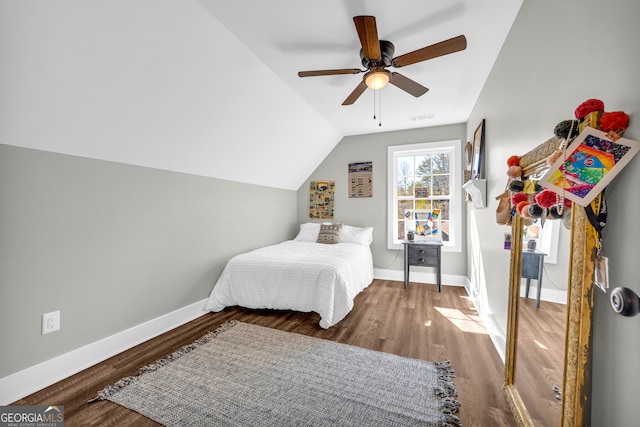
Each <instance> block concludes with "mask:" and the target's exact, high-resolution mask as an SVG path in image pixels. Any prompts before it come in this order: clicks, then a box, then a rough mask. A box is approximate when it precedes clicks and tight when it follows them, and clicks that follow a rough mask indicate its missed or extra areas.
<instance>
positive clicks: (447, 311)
mask: <svg viewBox="0 0 640 427" xmlns="http://www.w3.org/2000/svg"><path fill="white" fill-rule="evenodd" d="M231 319H236V320H239V321H242V322H247V323H253V324H257V325H262V326H267V327H271V328H275V329H281V330H285V331H290V332H296V333H300V334H304V335H309V336H313V337H318V338H324V339H329V340H333V341H337V342H342V343H346V344H352V345H356V346H360V347H365V348H370V349H373V350H378V351H384V352H388V353H394V354H397V355H401V356H406V357H412V358H416V359H423V360H432V361H444V360H451V363H452V367H453V369H454V370H455V375H456V378H455V383H456V386H457V390H458V400H460V402H461V407H460V412H459V414H458V415H459V416H460V418H461V420H462V425H463V426H465V427H473V426H480V427H487V426H491V427H495V426H513V425H515V423H514V421H513V417H512V415H511V412H510V411H509V408H508V406H507V404H506V401H505V398H504V395H503V391H502V384H503V381H504V374H503V369H504V365H503V363H502V361H501V360H500V357H499V356H498V354H497V352H496V350H495V348H494V346H493V344H492V342H491V340H490V338H489V336H488V335H487V333H486V331H485V329H484V327H483V325H482V323H481V322H480V319H479V318H478V316H477V313H476V311H475V310H474V309H473V306H472V304H471V302H470V300H469V298H468V296H467V294H466V292H465V290H464V288H461V287H449V286H444V287H443V288H442V293H439V292H438V289H437V286H436V285H425V284H417V283H410V284H409V288H408V289H407V290H405V289H403V284H402V282H395V281H385V280H374V282H373V283H372V284H371V286H369V287H368V288H367V289H365V290H364V291H363V292H362V293H361V294H360V295H358V296H357V297H356V300H355V307H354V309H353V310H352V312H351V313H350V314H349V315H348V316H347V317H346V318H345V319H344V320H342V321H341V322H340V323H338V324H337V325H335V326H333V327H331V328H329V329H327V330H325V329H321V328H320V327H319V326H318V321H319V316H318V315H317V314H315V313H296V312H290V311H269V310H247V309H242V308H237V307H234V308H227V309H225V310H224V311H222V312H220V313H210V314H206V315H204V316H202V317H200V318H198V319H196V320H194V321H192V322H190V323H188V324H185V325H183V326H181V327H179V328H176V329H174V330H172V331H170V332H167V333H166V334H163V335H161V336H159V337H157V338H154V339H152V340H149V341H147V342H146V343H143V344H141V345H139V346H137V347H134V348H132V349H130V350H128V351H125V352H123V353H121V354H119V355H116V356H114V357H112V358H110V359H108V360H106V361H104V362H102V363H100V364H98V365H96V366H93V367H91V368H89V369H86V370H84V371H82V372H80V373H78V374H76V375H74V376H72V377H69V378H67V379H65V380H63V381H61V382H59V383H57V384H54V385H52V386H51V387H48V388H46V389H44V390H41V391H39V392H37V393H35V394H33V395H31V396H28V397H26V398H24V399H21V400H19V401H17V402H15V404H17V405H53V404H57V405H64V409H65V425H66V426H67V427H72V426H125V425H136V426H157V425H158V424H156V423H155V422H153V421H151V420H149V419H147V418H145V417H143V416H141V415H139V414H137V413H135V412H133V411H130V410H128V409H125V408H123V407H121V406H119V405H116V404H114V403H111V402H108V401H101V402H95V403H90V404H88V403H86V402H87V401H88V400H89V399H91V398H93V397H94V396H95V394H96V392H97V391H98V390H100V389H102V388H103V387H104V386H106V385H108V384H112V383H114V382H116V381H117V380H119V379H120V378H122V377H125V376H129V375H135V374H137V372H138V369H139V368H140V367H142V366H144V365H146V364H149V363H151V362H153V361H155V360H157V359H159V358H161V357H163V356H165V355H166V354H168V353H171V352H172V351H173V350H175V349H177V348H179V347H181V346H183V345H185V344H188V343H190V342H192V341H194V340H195V339H197V338H199V337H201V336H202V335H204V334H205V333H206V332H207V331H210V330H215V329H216V327H217V326H218V325H220V324H222V323H224V322H226V321H228V320H231Z"/></svg>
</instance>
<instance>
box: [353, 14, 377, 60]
mask: <svg viewBox="0 0 640 427" xmlns="http://www.w3.org/2000/svg"><path fill="white" fill-rule="evenodd" d="M353 22H354V24H356V31H357V32H358V37H360V44H361V45H362V52H363V53H364V56H365V57H367V58H369V59H370V60H372V61H379V60H380V59H381V58H382V53H381V52H380V40H378V28H377V27H376V18H374V17H373V16H354V17H353Z"/></svg>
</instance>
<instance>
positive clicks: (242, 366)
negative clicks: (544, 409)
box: [94, 321, 460, 427]
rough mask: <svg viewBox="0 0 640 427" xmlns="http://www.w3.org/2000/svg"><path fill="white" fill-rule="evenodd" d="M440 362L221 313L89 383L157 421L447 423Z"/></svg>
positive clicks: (450, 421) (452, 419) (445, 371)
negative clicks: (114, 376)
mask: <svg viewBox="0 0 640 427" xmlns="http://www.w3.org/2000/svg"><path fill="white" fill-rule="evenodd" d="M452 377H453V371H452V369H451V367H450V364H449V362H425V361H422V360H416V359H409V358H406V357H400V356H395V355H392V354H387V353H382V352H378V351H373V350H367V349H363V348H360V347H354V346H351V345H346V344H340V343H336V342H333V341H328V340H323V339H319V338H312V337H307V336H304V335H300V334H295V333H291V332H284V331H279V330H276V329H270V328H265V327H262V326H256V325H251V324H247V323H242V322H237V321H231V322H228V323H226V324H224V325H222V326H221V327H220V328H219V329H218V330H217V331H216V332H210V333H209V334H207V335H206V336H204V337H203V338H201V339H199V340H198V341H196V342H194V343H193V344H190V345H188V346H185V347H183V348H181V349H180V350H178V351H176V352H175V353H173V354H171V355H170V356H168V357H166V358H164V359H162V360H160V361H158V362H157V363H155V364H153V365H150V366H146V367H144V368H142V370H141V371H140V374H139V375H137V376H134V377H127V378H124V379H122V380H120V381H119V382H118V383H116V384H115V385H112V386H108V387H106V388H105V389H104V390H102V391H100V392H99V393H98V396H97V397H96V399H94V400H105V399H106V400H110V401H112V402H115V403H118V404H120V405H122V406H124V407H126V408H129V409H132V410H134V411H137V412H139V413H141V414H143V415H145V416H147V417H149V418H151V419H153V420H155V421H157V422H159V423H161V424H164V425H166V426H180V427H184V426H243V427H244V426H358V427H362V426H452V425H460V420H459V418H458V417H456V416H455V415H454V414H455V413H456V412H457V409H458V406H459V404H460V403H459V402H458V401H456V400H455V399H454V398H453V396H455V395H456V390H455V385H454V383H453V381H452Z"/></svg>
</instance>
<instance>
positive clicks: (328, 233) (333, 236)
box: [316, 224, 342, 244]
mask: <svg viewBox="0 0 640 427" xmlns="http://www.w3.org/2000/svg"><path fill="white" fill-rule="evenodd" d="M341 230H342V224H322V225H320V232H319V233H318V240H316V242H318V243H331V244H333V243H340V231H341Z"/></svg>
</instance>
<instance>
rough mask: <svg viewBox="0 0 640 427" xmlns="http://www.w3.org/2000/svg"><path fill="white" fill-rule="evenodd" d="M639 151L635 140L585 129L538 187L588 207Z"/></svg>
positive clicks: (639, 147)
mask: <svg viewBox="0 0 640 427" xmlns="http://www.w3.org/2000/svg"><path fill="white" fill-rule="evenodd" d="M639 149H640V143H639V142H638V141H633V140H630V139H626V138H621V137H619V136H618V135H615V134H612V133H605V132H603V131H601V130H598V129H594V128H592V127H588V126H587V127H585V128H584V130H583V131H582V132H580V134H579V135H578V136H577V137H576V139H575V140H574V141H573V142H572V143H571V144H570V145H569V146H568V147H567V149H566V151H565V153H566V155H565V156H561V157H560V158H559V159H558V160H557V161H556V162H555V163H554V164H553V165H552V166H551V168H550V169H549V170H548V171H547V173H545V175H544V176H543V177H542V179H540V181H538V184H540V185H541V186H542V187H545V188H548V189H550V190H551V191H553V192H554V193H556V194H559V195H563V196H564V197H565V198H566V199H569V200H571V201H572V202H575V203H577V204H579V205H581V206H588V205H589V203H591V202H592V201H593V199H594V198H595V197H596V196H597V195H598V194H600V193H601V192H602V190H604V188H605V187H606V186H607V185H608V184H609V183H610V182H611V180H613V178H615V176H616V175H617V174H618V173H619V172H620V171H621V170H622V168H624V167H625V166H626V165H627V163H629V161H630V160H631V159H632V158H633V156H635V155H636V154H637V152H638V150H639Z"/></svg>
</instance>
